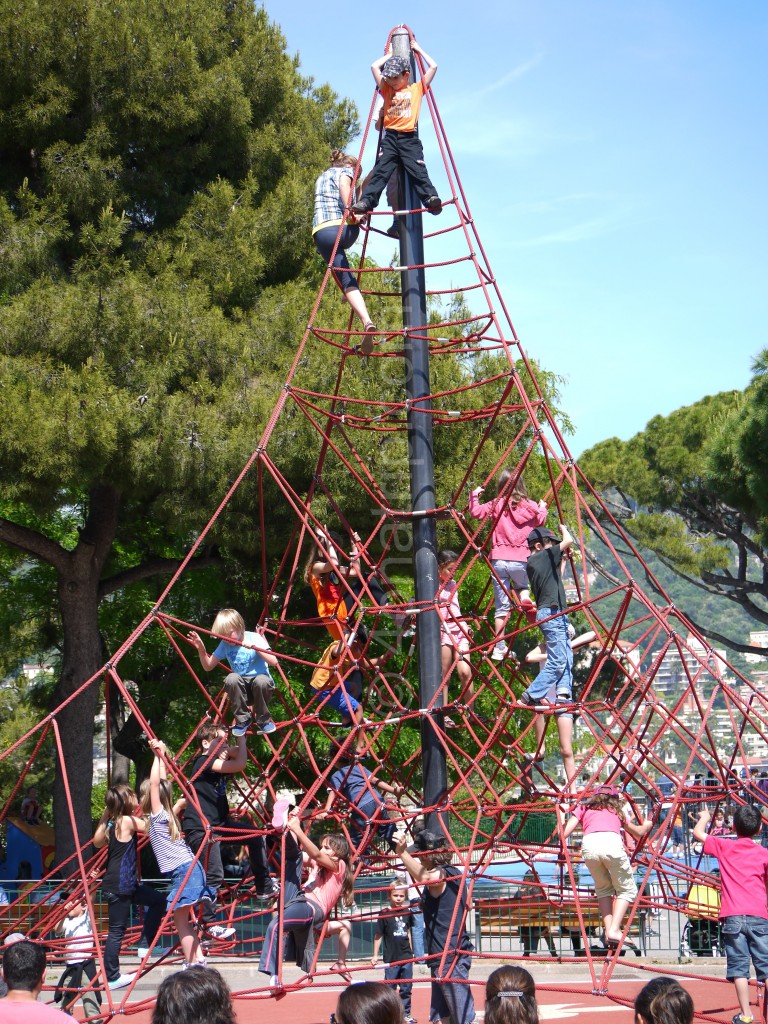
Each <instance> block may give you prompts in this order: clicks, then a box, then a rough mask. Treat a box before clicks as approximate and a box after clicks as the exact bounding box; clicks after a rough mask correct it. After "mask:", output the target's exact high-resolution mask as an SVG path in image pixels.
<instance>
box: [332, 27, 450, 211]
mask: <svg viewBox="0 0 768 1024" xmlns="http://www.w3.org/2000/svg"><path fill="white" fill-rule="evenodd" d="M411 49H412V50H413V52H414V53H420V54H421V56H422V57H423V58H424V61H425V63H426V65H427V70H426V71H425V72H424V76H423V78H422V79H421V80H420V81H419V82H414V83H413V84H409V81H408V79H409V77H410V74H411V66H410V63H409V62H408V60H406V58H405V57H393V56H392V47H391V46H390V47H388V49H387V52H386V53H385V54H384V56H383V57H379V58H378V59H377V60H375V61H374V62H373V64H371V72H372V73H373V77H374V79H375V81H376V86H377V88H378V90H379V92H380V93H381V95H382V97H383V99H384V135H383V137H382V140H381V148H380V149H379V152H378V154H377V156H376V163H375V165H374V168H373V171H372V172H371V174H370V176H369V178H368V180H367V182H366V184H365V186H364V188H363V194H362V196H361V197H360V199H359V200H358V201H357V202H356V203H353V204H352V207H351V210H352V213H355V214H358V215H360V216H364V215H365V214H366V213H370V212H371V210H373V209H374V207H375V206H376V205H377V204H378V202H379V196H380V195H381V193H382V192H383V190H384V188H385V186H386V184H387V182H388V181H389V177H390V175H391V174H392V171H393V170H394V169H395V168H396V167H397V166H398V165H399V166H401V167H403V168H404V170H405V171H406V172H407V173H408V174H409V175H410V178H411V181H412V182H413V187H414V188H415V190H416V193H417V195H418V197H419V199H420V200H421V202H422V203H423V204H424V206H426V208H427V209H428V210H429V212H430V213H432V214H435V215H437V214H438V213H440V212H441V211H442V209H443V204H442V202H441V201H440V197H439V196H438V195H437V190H436V188H435V186H434V185H433V184H432V182H431V180H430V177H429V174H428V173H427V167H426V164H425V163H424V149H423V147H422V145H421V141H420V139H419V136H418V135H417V132H416V127H417V124H418V121H419V108H420V107H421V100H422V97H423V96H424V94H425V92H426V91H427V89H428V88H429V85H430V82H431V81H432V79H433V78H434V77H435V72H436V71H437V64H436V63H435V62H434V61H433V60H432V58H431V57H430V56H429V54H427V53H425V52H424V50H422V48H421V47H420V46H419V44H418V43H417V42H416V40H415V39H414V40H412V42H411Z"/></svg>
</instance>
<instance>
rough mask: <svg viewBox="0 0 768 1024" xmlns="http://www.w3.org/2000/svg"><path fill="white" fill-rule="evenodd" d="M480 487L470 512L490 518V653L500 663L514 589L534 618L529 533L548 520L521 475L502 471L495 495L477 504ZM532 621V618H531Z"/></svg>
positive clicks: (472, 495) (506, 470) (477, 489)
mask: <svg viewBox="0 0 768 1024" xmlns="http://www.w3.org/2000/svg"><path fill="white" fill-rule="evenodd" d="M482 493H483V488H482V487H477V488H475V490H474V491H472V493H471V494H470V496H469V512H470V515H473V516H474V517H475V519H491V520H492V521H493V526H492V532H491V567H492V569H493V593H494V597H495V599H496V628H495V634H496V643H495V645H494V648H493V652H492V653H491V657H492V658H493V660H494V661H503V660H504V657H505V656H506V654H507V642H506V640H505V639H504V627H505V626H506V624H507V619H508V618H509V614H510V611H511V599H510V595H511V593H512V591H513V590H514V591H515V592H516V593H517V595H518V597H519V598H520V602H521V604H522V606H523V608H524V609H525V611H526V614H528V615H529V617H530V614H531V613H532V614H533V615H534V616H535V613H536V609H535V606H534V604H533V602H532V601H531V600H530V596H529V593H528V576H527V575H526V571H525V565H526V562H527V561H528V554H529V551H528V534H529V533H530V531H531V530H532V529H533V528H534V527H535V526H541V525H543V523H545V522H546V519H547V506H546V505H545V504H544V502H543V501H540V502H538V503H537V502H535V501H532V500H531V498H529V497H528V490H527V488H526V486H525V483H524V481H523V478H522V476H520V475H519V474H516V473H515V471H514V470H511V469H505V470H503V471H502V472H501V473H500V475H499V482H498V492H497V495H496V497H495V498H493V499H492V500H491V501H486V502H484V503H483V504H481V503H480V500H479V499H480V495H481V494H482ZM534 621H535V618H534Z"/></svg>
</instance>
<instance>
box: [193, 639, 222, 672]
mask: <svg viewBox="0 0 768 1024" xmlns="http://www.w3.org/2000/svg"><path fill="white" fill-rule="evenodd" d="M187 640H189V642H190V643H191V644H192V646H193V647H194V648H195V650H196V651H197V653H198V656H199V658H200V664H201V665H202V666H203V668H204V669H205V671H206V672H210V671H211V669H214V668H216V666H217V665H218V664H219V659H218V658H214V656H213V655H212V654H209V653H208V652H207V651H206V649H205V644H204V643H203V641H202V638H201V637H200V634H199V633H196V632H195V630H194V629H191V630H190V631H189V633H187Z"/></svg>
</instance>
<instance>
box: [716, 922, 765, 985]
mask: <svg viewBox="0 0 768 1024" xmlns="http://www.w3.org/2000/svg"><path fill="white" fill-rule="evenodd" d="M721 923H722V926H723V927H722V932H721V934H722V936H723V940H724V942H725V958H726V970H725V976H726V978H727V979H728V981H733V979H734V978H748V977H749V961H750V958H751V959H752V963H753V964H754V965H755V976H756V977H757V980H758V981H765V979H766V978H768V920H766V918H764V917H752V916H751V915H749V914H734V915H732V916H731V917H724V918H723V920H722V922H721Z"/></svg>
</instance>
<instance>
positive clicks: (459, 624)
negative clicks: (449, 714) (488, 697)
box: [437, 550, 473, 728]
mask: <svg viewBox="0 0 768 1024" xmlns="http://www.w3.org/2000/svg"><path fill="white" fill-rule="evenodd" d="M458 561H459V556H458V555H457V554H456V552H455V551H448V550H445V551H440V552H438V555H437V572H438V576H439V579H440V589H439V591H438V593H437V612H438V615H439V616H440V619H441V626H440V651H441V658H442V671H443V686H445V687H446V688H447V686H448V682H449V681H450V678H451V675H452V673H453V669H454V667H455V668H456V674H457V675H458V677H459V682H460V683H461V693H460V695H459V700H462V699H463V698H464V696H465V695H466V694H470V693H472V692H473V686H472V665H471V664H470V661H469V646H470V645H469V639H470V634H469V630H468V629H467V627H466V625H465V624H464V622H463V620H462V618H461V608H460V607H459V594H458V590H459V585H458V583H457V582H456V580H455V579H454V578H453V577H454V575H455V573H456V566H457V565H458ZM445 724H446V725H447V726H448V727H449V728H450V727H451V726H452V725H453V724H454V722H453V721H452V720H451V719H450V718H446V719H445Z"/></svg>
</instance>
